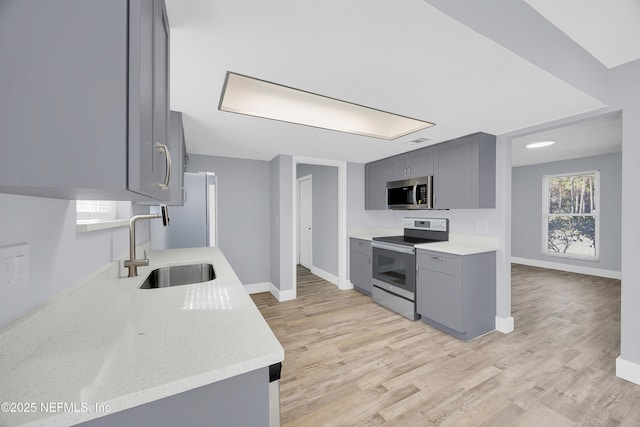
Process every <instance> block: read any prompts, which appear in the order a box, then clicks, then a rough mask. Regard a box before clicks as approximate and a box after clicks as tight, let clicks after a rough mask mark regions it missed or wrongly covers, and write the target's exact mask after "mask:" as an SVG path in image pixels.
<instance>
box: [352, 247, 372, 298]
mask: <svg viewBox="0 0 640 427" xmlns="http://www.w3.org/2000/svg"><path fill="white" fill-rule="evenodd" d="M350 257H351V258H350V268H349V273H350V276H349V277H350V280H351V283H352V284H353V286H354V287H355V289H356V290H358V291H360V292H362V293H364V294H366V295H369V296H371V281H372V270H371V242H369V241H367V240H361V239H354V238H351V239H350Z"/></svg>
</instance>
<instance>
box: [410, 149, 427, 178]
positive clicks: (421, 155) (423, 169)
mask: <svg viewBox="0 0 640 427" xmlns="http://www.w3.org/2000/svg"><path fill="white" fill-rule="evenodd" d="M407 154H408V156H409V176H410V177H412V178H419V177H422V176H430V175H433V148H432V147H426V148H421V149H419V150H415V151H411V152H410V153H407Z"/></svg>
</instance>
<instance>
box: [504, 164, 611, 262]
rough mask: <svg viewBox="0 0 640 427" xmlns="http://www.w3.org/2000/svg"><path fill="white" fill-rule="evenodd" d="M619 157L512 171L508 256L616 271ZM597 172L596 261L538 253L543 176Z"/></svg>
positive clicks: (543, 165) (540, 238) (540, 165)
mask: <svg viewBox="0 0 640 427" xmlns="http://www.w3.org/2000/svg"><path fill="white" fill-rule="evenodd" d="M621 166H622V154H621V153H613V154H607V155H604V156H596V157H586V158H582V159H574V160H565V161H559V162H552V163H543V164H538V165H530V166H521V167H516V168H513V171H512V179H513V180H512V186H511V189H512V193H511V201H512V207H511V212H512V225H513V228H512V231H511V255H512V256H514V257H518V258H526V259H532V260H539V261H547V262H554V263H559V264H570V265H576V266H580V267H590V268H599V269H604V270H612V271H620V258H621V241H620V220H621V210H622V190H621V181H622V173H621ZM592 170H600V260H599V261H586V260H577V259H567V258H561V257H554V256H548V255H543V254H542V247H541V246H542V226H543V223H542V177H543V175H551V174H561V173H573V172H584V171H592Z"/></svg>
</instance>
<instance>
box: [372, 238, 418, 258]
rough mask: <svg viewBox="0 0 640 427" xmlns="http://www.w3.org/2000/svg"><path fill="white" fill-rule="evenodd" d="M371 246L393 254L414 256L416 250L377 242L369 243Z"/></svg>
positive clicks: (411, 247) (410, 247)
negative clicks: (399, 253)
mask: <svg viewBox="0 0 640 427" xmlns="http://www.w3.org/2000/svg"><path fill="white" fill-rule="evenodd" d="M371 246H372V247H374V248H379V249H386V250H388V251H393V252H401V253H403V254H411V255H413V254H415V253H416V249H415V248H414V247H413V246H402V245H394V244H392V243H385V242H379V241H377V240H373V241H372V242H371Z"/></svg>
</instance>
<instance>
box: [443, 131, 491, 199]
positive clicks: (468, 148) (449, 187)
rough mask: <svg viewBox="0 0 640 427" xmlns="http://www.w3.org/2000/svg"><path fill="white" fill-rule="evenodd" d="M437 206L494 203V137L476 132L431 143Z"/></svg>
mask: <svg viewBox="0 0 640 427" xmlns="http://www.w3.org/2000/svg"><path fill="white" fill-rule="evenodd" d="M434 149H435V163H434V166H435V171H434V175H435V176H434V187H435V203H434V206H435V208H436V209H460V208H495V207H496V137H495V136H493V135H489V134H486V133H475V134H472V135H468V136H464V137H462V138H458V139H454V140H452V141H447V142H445V143H442V144H438V145H435V146H434Z"/></svg>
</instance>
